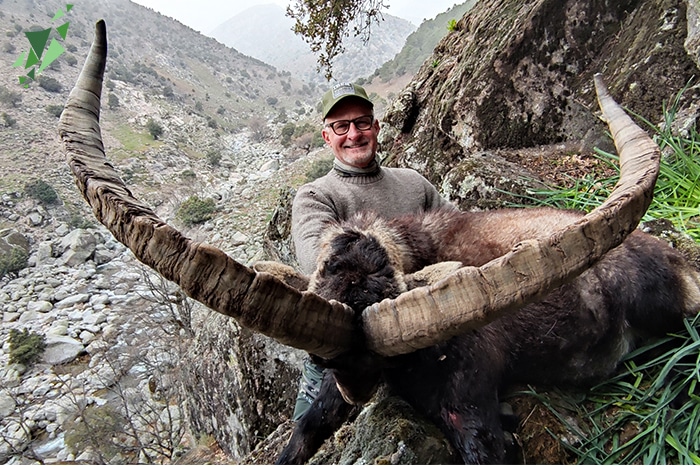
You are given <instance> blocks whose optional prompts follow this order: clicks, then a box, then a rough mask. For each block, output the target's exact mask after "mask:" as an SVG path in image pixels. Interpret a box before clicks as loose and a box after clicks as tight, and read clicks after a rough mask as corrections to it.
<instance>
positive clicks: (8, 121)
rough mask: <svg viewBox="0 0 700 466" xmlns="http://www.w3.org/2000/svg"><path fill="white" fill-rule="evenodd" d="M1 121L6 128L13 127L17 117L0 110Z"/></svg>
mask: <svg viewBox="0 0 700 466" xmlns="http://www.w3.org/2000/svg"><path fill="white" fill-rule="evenodd" d="M2 122H3V124H4V125H5V126H6V127H8V128H13V127H14V126H15V125H16V124H17V119H16V118H14V117H13V116H12V115H9V114H7V113H5V112H2Z"/></svg>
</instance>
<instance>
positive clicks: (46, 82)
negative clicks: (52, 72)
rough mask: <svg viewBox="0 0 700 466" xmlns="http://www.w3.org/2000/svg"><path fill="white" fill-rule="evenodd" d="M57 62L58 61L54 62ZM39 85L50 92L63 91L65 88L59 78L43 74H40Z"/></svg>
mask: <svg viewBox="0 0 700 466" xmlns="http://www.w3.org/2000/svg"><path fill="white" fill-rule="evenodd" d="M54 63H56V62H54ZM38 81H39V86H40V87H41V88H42V89H45V90H47V91H49V92H61V91H62V90H63V86H61V83H60V82H58V80H57V79H55V78H52V77H50V76H44V75H43V74H42V75H41V76H39V80H38Z"/></svg>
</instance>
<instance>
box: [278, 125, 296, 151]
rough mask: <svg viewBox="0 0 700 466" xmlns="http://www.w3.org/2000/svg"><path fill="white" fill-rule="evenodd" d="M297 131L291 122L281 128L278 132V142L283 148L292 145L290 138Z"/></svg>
mask: <svg viewBox="0 0 700 466" xmlns="http://www.w3.org/2000/svg"><path fill="white" fill-rule="evenodd" d="M296 129H297V125H295V124H294V123H292V122H289V123H287V124H286V125H284V126H283V127H282V130H281V131H280V142H281V143H282V145H283V146H284V147H289V146H291V145H292V136H294V132H295V131H296Z"/></svg>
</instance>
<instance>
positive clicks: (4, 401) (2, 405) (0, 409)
mask: <svg viewBox="0 0 700 466" xmlns="http://www.w3.org/2000/svg"><path fill="white" fill-rule="evenodd" d="M16 407H17V403H16V402H15V400H14V398H12V397H11V396H9V395H7V394H0V420H2V419H4V418H6V417H7V416H9V415H10V414H12V413H13V412H14V411H15V408H16Z"/></svg>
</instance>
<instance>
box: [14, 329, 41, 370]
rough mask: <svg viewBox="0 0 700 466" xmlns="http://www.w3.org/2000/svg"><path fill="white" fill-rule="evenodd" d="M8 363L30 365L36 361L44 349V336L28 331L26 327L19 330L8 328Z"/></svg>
mask: <svg viewBox="0 0 700 466" xmlns="http://www.w3.org/2000/svg"><path fill="white" fill-rule="evenodd" d="M8 341H9V343H10V364H23V365H25V366H30V365H32V364H34V363H35V362H37V361H38V360H39V358H41V355H42V354H43V353H44V350H45V349H46V337H44V335H41V334H38V333H34V332H30V331H29V330H27V329H26V328H25V329H24V330H22V331H21V332H20V331H19V330H17V329H14V328H13V329H12V330H10V336H9V338H8Z"/></svg>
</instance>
